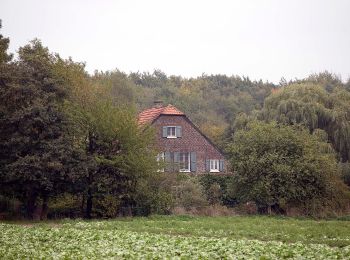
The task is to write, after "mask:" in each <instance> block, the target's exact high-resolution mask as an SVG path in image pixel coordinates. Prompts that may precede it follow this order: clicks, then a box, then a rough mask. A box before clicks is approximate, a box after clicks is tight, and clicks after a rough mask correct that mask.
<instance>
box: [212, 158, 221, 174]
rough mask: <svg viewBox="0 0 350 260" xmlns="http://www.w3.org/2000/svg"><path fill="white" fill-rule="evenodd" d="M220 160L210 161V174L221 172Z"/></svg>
mask: <svg viewBox="0 0 350 260" xmlns="http://www.w3.org/2000/svg"><path fill="white" fill-rule="evenodd" d="M219 169H220V168H219V160H210V172H219Z"/></svg>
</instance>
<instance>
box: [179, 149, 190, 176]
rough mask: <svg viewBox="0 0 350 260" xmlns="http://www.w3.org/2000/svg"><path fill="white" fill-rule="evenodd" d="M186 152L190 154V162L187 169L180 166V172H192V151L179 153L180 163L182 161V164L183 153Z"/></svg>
mask: <svg viewBox="0 0 350 260" xmlns="http://www.w3.org/2000/svg"><path fill="white" fill-rule="evenodd" d="M185 154H187V156H188V164H187V169H186V168H183V169H181V168H180V170H179V171H180V172H191V153H188V152H186V153H181V152H180V153H179V157H180V158H179V159H180V160H179V163H180V165H181V164H182V158H184V157H183V155H185Z"/></svg>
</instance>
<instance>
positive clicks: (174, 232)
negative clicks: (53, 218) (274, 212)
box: [0, 217, 350, 259]
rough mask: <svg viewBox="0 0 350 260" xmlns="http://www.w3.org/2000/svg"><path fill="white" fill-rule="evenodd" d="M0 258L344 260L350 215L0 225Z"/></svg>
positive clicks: (349, 244)
mask: <svg viewBox="0 0 350 260" xmlns="http://www.w3.org/2000/svg"><path fill="white" fill-rule="evenodd" d="M0 232H1V233H0V259H23V258H26V259H70V258H74V259H102V258H103V259H108V258H113V259H116V258H117V259H124V258H125V259H130V258H134V259H135V258H136V259H138V258H145V259H164V258H175V259H192V258H195V259H198V258H200V259H219V258H224V259H281V258H291V259H350V221H335V220H332V221H314V220H297V219H290V218H268V217H220V218H209V217H200V218H197V217H150V218H132V219H118V220H109V221H90V222H88V221H82V220H75V221H73V220H64V221H58V222H45V223H20V222H16V223H2V224H0Z"/></svg>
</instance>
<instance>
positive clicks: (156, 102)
mask: <svg viewBox="0 0 350 260" xmlns="http://www.w3.org/2000/svg"><path fill="white" fill-rule="evenodd" d="M153 103H154V107H162V106H163V101H162V100H155V101H154V102H153Z"/></svg>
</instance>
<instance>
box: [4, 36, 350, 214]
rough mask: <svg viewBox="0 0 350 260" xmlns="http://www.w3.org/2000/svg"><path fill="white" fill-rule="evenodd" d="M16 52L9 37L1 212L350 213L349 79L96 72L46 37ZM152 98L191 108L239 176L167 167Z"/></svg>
mask: <svg viewBox="0 0 350 260" xmlns="http://www.w3.org/2000/svg"><path fill="white" fill-rule="evenodd" d="M8 46H9V39H8V38H5V37H3V36H2V35H0V214H2V215H1V216H4V217H7V218H23V217H26V218H41V219H46V218H47V217H86V218H94V217H115V216H118V215H148V214H171V213H172V212H174V208H182V209H183V210H184V212H189V211H191V212H192V213H193V212H194V213H196V212H197V213H200V209H201V208H209V207H213V208H214V209H217V210H219V209H221V210H222V209H223V208H225V209H228V208H240V209H242V208H243V209H244V207H245V206H247V205H251V204H254V206H255V207H256V210H257V212H260V213H272V212H274V213H279V214H298V215H315V216H326V215H335V214H348V213H349V207H350V205H349V201H350V195H349V185H350V166H349V160H350V81H349V80H348V81H347V83H343V82H342V81H341V80H340V79H339V78H338V77H337V76H336V75H333V74H331V73H329V72H323V73H319V74H315V75H310V76H309V77H308V78H305V79H295V80H292V81H290V82H287V81H286V80H284V79H281V81H280V83H279V84H278V85H276V84H272V83H269V82H263V81H261V80H260V81H252V80H250V79H249V78H248V77H240V76H226V75H206V74H203V75H202V76H200V77H196V78H183V77H180V76H168V75H166V74H165V73H163V72H162V71H160V70H155V71H154V72H152V73H149V72H142V73H141V72H135V73H130V74H126V73H123V72H121V71H118V70H114V71H107V72H99V71H96V72H95V73H94V74H93V75H90V74H88V73H87V72H86V70H85V67H84V63H80V62H75V61H73V60H72V59H63V58H61V57H60V56H59V54H54V53H51V52H50V51H49V49H48V48H46V47H44V46H43V44H42V43H41V42H40V41H39V40H33V41H31V42H30V43H28V44H27V45H25V46H23V47H21V48H20V49H19V50H18V55H17V56H16V58H14V57H13V55H12V54H9V53H8ZM116 65H117V64H116ZM154 100H162V101H163V102H164V103H171V104H173V105H175V106H176V107H178V108H179V109H180V110H182V111H184V112H185V113H186V114H187V115H188V116H189V117H190V118H191V120H192V121H193V122H194V123H195V124H196V125H198V126H199V128H200V129H201V130H202V131H203V132H204V133H206V134H207V135H208V136H209V137H210V138H212V140H213V141H214V142H215V143H216V144H217V145H218V146H219V147H220V148H221V149H222V150H223V151H224V153H225V154H226V155H227V158H228V159H229V161H230V163H231V168H232V169H233V174H232V175H229V176H209V175H203V176H187V175H181V174H164V173H160V172H158V171H157V168H158V167H159V165H158V164H157V162H156V160H155V157H156V154H157V151H156V149H155V148H154V141H155V138H154V131H153V130H152V128H140V127H139V126H138V124H137V121H136V118H137V112H138V111H140V110H141V109H144V108H146V107H150V106H152V104H153V101H154ZM174 187H175V189H174ZM214 206H215V207H214ZM253 212H255V211H254V210H253Z"/></svg>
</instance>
